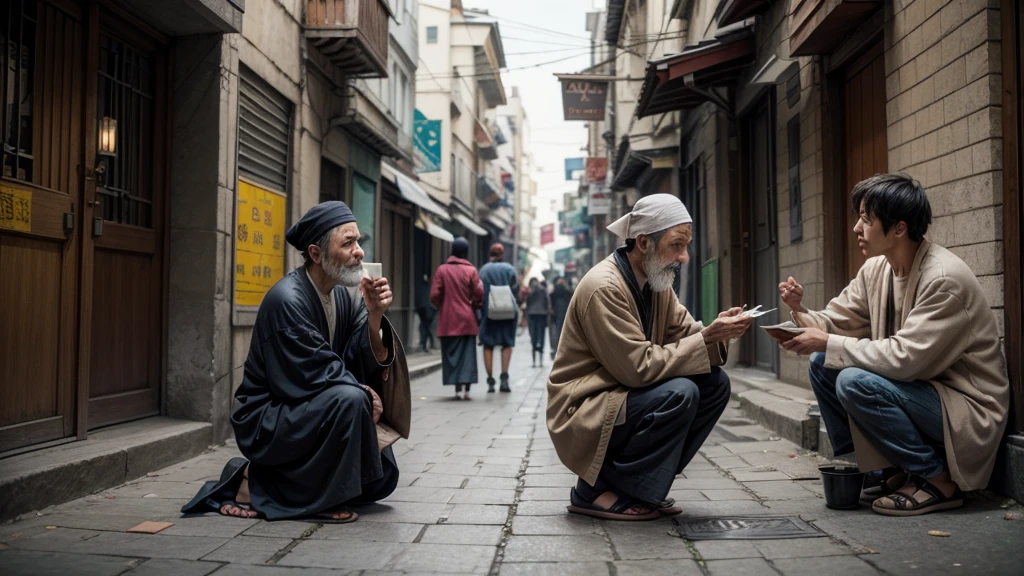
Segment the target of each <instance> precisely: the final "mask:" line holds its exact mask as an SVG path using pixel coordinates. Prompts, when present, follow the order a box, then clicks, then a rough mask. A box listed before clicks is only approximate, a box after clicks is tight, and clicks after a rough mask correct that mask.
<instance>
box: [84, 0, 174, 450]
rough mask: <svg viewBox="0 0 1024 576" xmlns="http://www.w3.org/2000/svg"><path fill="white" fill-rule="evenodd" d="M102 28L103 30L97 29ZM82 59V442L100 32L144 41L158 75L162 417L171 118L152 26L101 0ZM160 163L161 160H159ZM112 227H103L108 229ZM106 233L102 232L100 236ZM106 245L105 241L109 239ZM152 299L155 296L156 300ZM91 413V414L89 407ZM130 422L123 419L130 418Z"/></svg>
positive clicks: (166, 65) (163, 50) (159, 39)
mask: <svg viewBox="0 0 1024 576" xmlns="http://www.w3.org/2000/svg"><path fill="white" fill-rule="evenodd" d="M101 23H102V24H103V25H101ZM85 27H86V56H85V61H86V65H85V90H84V96H83V98H84V108H83V119H84V132H83V137H84V139H85V143H84V146H83V154H84V157H83V159H82V166H83V170H82V209H81V210H80V214H81V215H80V222H79V227H80V230H81V231H82V241H81V243H80V250H81V252H80V256H79V259H80V263H81V267H80V270H81V276H80V279H79V281H80V284H79V285H80V291H79V323H78V328H79V329H78V386H77V396H78V397H77V405H76V407H77V409H76V433H77V437H78V439H82V440H84V439H85V438H86V437H87V436H88V431H89V429H90V428H91V427H92V426H91V424H90V418H89V414H90V405H91V404H90V400H91V398H90V384H91V382H90V380H91V378H90V376H91V372H90V370H91V367H92V346H91V340H92V327H93V297H94V269H95V251H96V249H97V247H99V246H98V245H102V244H104V242H103V241H100V242H97V239H96V237H94V236H93V234H92V230H93V218H94V217H99V218H102V216H101V215H100V216H97V213H98V210H97V207H98V204H97V192H96V184H97V173H96V152H97V151H96V146H97V142H96V133H97V118H96V111H97V95H98V78H99V76H98V72H99V46H100V36H101V33H102V32H103V30H104V28H106V29H114V30H116V31H117V32H119V33H124V34H126V35H127V36H129V37H130V38H132V39H136V38H139V39H143V40H144V41H145V42H146V43H147V44H150V45H151V46H153V47H154V51H155V53H156V59H155V60H156V64H157V67H156V69H157V71H158V72H159V73H157V74H155V75H154V98H153V110H154V115H153V124H154V131H153V139H154V140H153V142H154V145H153V159H154V162H153V174H152V181H153V204H152V206H153V208H154V209H153V213H154V218H153V236H154V241H155V242H156V243H158V244H159V245H158V246H155V247H154V251H153V260H154V266H158V267H159V273H158V274H156V276H155V278H154V282H153V283H152V290H153V291H154V292H157V293H158V295H159V310H158V313H157V315H156V316H157V319H158V321H159V324H160V325H159V326H157V329H158V332H159V333H158V334H157V335H156V336H155V338H156V339H157V343H156V346H157V347H158V349H157V350H156V351H155V352H152V354H153V355H154V358H153V359H152V360H153V361H155V362H156V363H157V370H156V375H155V378H156V382H155V385H156V386H157V390H156V392H155V394H156V396H157V398H156V400H157V409H156V411H155V412H154V413H161V412H163V410H164V406H165V402H164V397H165V395H166V386H165V383H166V379H167V376H166V375H167V300H168V298H167V295H168V286H169V270H168V265H167V264H168V244H169V242H168V232H169V224H170V214H169V212H170V210H169V205H170V202H169V192H170V161H171V156H170V151H171V138H172V127H173V124H172V113H171V106H172V105H173V102H172V100H171V98H172V87H173V70H174V63H173V60H172V57H173V55H172V52H171V49H170V43H169V40H168V39H167V38H166V37H165V36H163V35H161V34H159V33H157V32H155V31H154V30H153V29H152V28H151V27H149V26H148V25H145V24H144V23H143V22H141V21H140V20H138V19H137V18H135V17H134V16H132V15H130V14H127V13H125V12H124V11H123V10H120V9H119V8H118V7H117V6H116V5H113V4H111V3H109V2H105V1H103V0H98V1H94V2H92V3H91V4H90V5H89V9H88V16H87V18H86V23H85ZM161 160H162V161H161ZM157 210H159V211H160V213H159V218H157V217H156V215H157ZM109 225H113V223H104V226H105V227H107V226H109ZM127 228H128V227H120V226H113V227H112V228H111V230H110V232H114V230H118V231H117V232H115V234H119V233H120V234H122V235H124V234H131V233H132V231H131V230H130V229H127ZM104 233H105V234H106V233H107V232H104ZM108 240H109V238H108ZM155 296H156V295H154V297H155ZM93 410H96V408H95V407H94V408H93ZM148 415H153V414H144V415H140V416H136V417H145V416H148ZM136 417H131V418H127V419H134V418H136Z"/></svg>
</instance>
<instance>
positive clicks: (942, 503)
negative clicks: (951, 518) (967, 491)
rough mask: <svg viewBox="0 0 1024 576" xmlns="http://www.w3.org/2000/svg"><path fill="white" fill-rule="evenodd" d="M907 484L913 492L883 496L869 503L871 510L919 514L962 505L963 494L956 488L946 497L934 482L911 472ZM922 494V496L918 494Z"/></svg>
mask: <svg viewBox="0 0 1024 576" xmlns="http://www.w3.org/2000/svg"><path fill="white" fill-rule="evenodd" d="M906 485H907V486H913V487H914V493H913V494H911V495H909V496H908V495H906V494H904V493H902V492H893V493H892V494H889V495H888V496H883V497H881V498H879V499H878V500H875V501H874V503H872V504H871V511H872V512H875V513H876V514H882V515H883V516H920V515H922V514H928V513H930V512H938V511H939V510H951V509H953V508H960V507H961V506H963V505H964V494H963V492H961V491H960V488H957V489H956V490H954V491H953V494H952V495H951V496H949V497H946V495H944V494H943V493H942V490H939V489H938V488H937V487H936V486H935V485H934V484H932V483H931V482H929V481H928V480H926V479H924V478H922V477H921V476H918V475H916V474H912V475H911V476H910V480H908V481H907V484H906ZM922 493H923V494H924V496H923V497H921V496H919V495H920V494H922Z"/></svg>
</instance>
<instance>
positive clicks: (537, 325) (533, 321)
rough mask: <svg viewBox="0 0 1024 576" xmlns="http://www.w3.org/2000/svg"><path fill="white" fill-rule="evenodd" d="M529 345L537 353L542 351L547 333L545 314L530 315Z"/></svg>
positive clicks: (546, 317)
mask: <svg viewBox="0 0 1024 576" xmlns="http://www.w3.org/2000/svg"><path fill="white" fill-rule="evenodd" d="M529 323H530V343H531V344H532V345H533V349H534V350H536V351H537V352H543V351H544V336H546V335H547V331H548V315H547V314H530V316H529Z"/></svg>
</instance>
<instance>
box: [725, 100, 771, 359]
mask: <svg viewBox="0 0 1024 576" xmlns="http://www.w3.org/2000/svg"><path fill="white" fill-rule="evenodd" d="M762 106H764V107H765V110H766V111H767V113H768V128H767V131H768V139H769V144H768V148H769V149H768V153H769V160H768V171H769V174H770V178H771V181H772V182H773V183H774V184H773V185H772V187H773V188H774V190H775V198H774V199H773V202H772V204H773V205H772V206H770V207H769V209H768V210H769V214H770V216H771V217H772V218H774V219H775V224H776V229H775V231H774V234H775V237H776V242H775V256H776V257H775V277H776V279H778V277H779V262H780V260H779V246H778V236H779V233H778V226H777V225H778V219H779V215H778V192H779V191H778V183H777V181H776V177H777V166H776V161H777V158H776V150H777V148H776V142H775V138H776V126H775V122H776V117H777V116H778V114H777V106H778V100H777V99H776V92H775V87H774V86H772V87H771V88H769V89H768V90H766V91H765V92H764V93H763V94H761V95H760V96H758V97H757V98H755V99H753V100H752V101H751V102H750V105H749V106H747V107H746V109H745V110H744V111H743V112H742V115H738V118H737V125H738V126H737V127H738V128H739V133H738V137H739V146H737V147H736V148H737V159H738V163H737V166H738V167H739V171H738V172H737V173H738V174H739V175H740V176H739V177H738V178H736V180H737V186H736V188H737V189H738V199H739V203H738V204H734V206H737V207H738V208H739V214H740V225H739V226H738V227H737V228H738V229H739V238H738V240H739V245H740V247H741V250H740V254H741V256H740V258H739V260H740V263H739V270H740V282H739V283H735V282H734V284H733V293H734V294H736V295H738V298H736V299H735V300H734V301H735V302H741V301H742V302H745V303H747V304H749V305H750V306H755V305H756V304H753V302H754V300H755V299H756V294H755V292H756V290H757V281H756V271H755V267H756V262H755V259H754V250H755V246H754V243H755V239H754V226H755V224H754V206H755V204H754V196H753V194H754V190H753V187H752V182H751V179H752V178H753V170H751V169H750V168H749V166H748V164H747V162H748V161H750V160H751V158H749V156H750V155H749V154H748V148H749V147H750V146H751V145H752V142H749V141H748V140H749V130H748V125H749V123H750V120H751V119H752V118H753V116H754V115H756V114H757V113H758V112H759V111H760V108H761V107H762ZM770 227H771V224H769V228H770ZM734 241H735V239H734ZM737 284H738V286H737ZM737 305H738V304H737ZM754 334H755V333H754V332H748V335H744V337H743V340H742V342H743V345H742V348H741V353H740V361H741V362H743V363H744V364H746V365H748V366H749V367H751V368H757V358H756V356H755V354H756V345H755V343H754V338H755V336H754ZM773 354H774V355H775V357H774V359H773V360H772V364H774V365H775V369H774V370H773V371H772V372H773V373H774V374H775V375H776V376H778V375H779V370H781V367H782V362H781V359H780V358H779V353H778V348H777V347H776V349H775V351H774V352H773ZM757 369H759V370H760V368H757Z"/></svg>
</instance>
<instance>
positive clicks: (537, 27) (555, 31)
mask: <svg viewBox="0 0 1024 576" xmlns="http://www.w3.org/2000/svg"><path fill="white" fill-rule="evenodd" d="M465 11H466V12H469V13H470V14H479V15H481V16H484V17H485V18H493V19H495V20H498V21H501V22H507V23H510V24H518V25H520V26H526V27H528V28H534V29H536V30H541V31H543V32H548V33H551V34H557V35H559V36H568V37H570V38H582V39H584V40H590V38H588V37H585V36H577V35H575V34H569V33H568V32H562V31H560V30H551V29H550V28H541V27H540V26H536V25H534V24H528V23H526V22H522V21H519V20H512V19H511V18H505V17H504V16H495V15H493V14H488V13H486V12H483V11H480V10H473V9H471V8H468V9H466V10H465Z"/></svg>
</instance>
